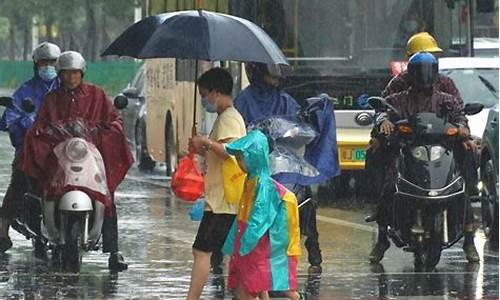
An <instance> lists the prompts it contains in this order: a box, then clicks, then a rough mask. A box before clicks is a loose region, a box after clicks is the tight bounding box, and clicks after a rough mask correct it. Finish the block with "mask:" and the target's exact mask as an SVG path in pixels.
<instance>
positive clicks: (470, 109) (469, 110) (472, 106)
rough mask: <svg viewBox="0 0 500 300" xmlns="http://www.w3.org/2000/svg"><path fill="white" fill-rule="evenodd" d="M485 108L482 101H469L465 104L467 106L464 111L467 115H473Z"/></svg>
mask: <svg viewBox="0 0 500 300" xmlns="http://www.w3.org/2000/svg"><path fill="white" fill-rule="evenodd" d="M483 108H484V105H483V104H481V103H467V104H465V107H464V113H465V114H466V115H467V116H472V115H475V114H478V113H480V112H481V111H482V110H483Z"/></svg>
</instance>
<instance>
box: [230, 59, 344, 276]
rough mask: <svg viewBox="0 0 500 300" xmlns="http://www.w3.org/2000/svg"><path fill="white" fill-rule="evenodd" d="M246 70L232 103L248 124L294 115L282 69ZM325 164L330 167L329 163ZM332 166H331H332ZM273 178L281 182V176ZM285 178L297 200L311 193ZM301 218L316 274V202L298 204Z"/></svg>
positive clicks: (250, 67)
mask: <svg viewBox="0 0 500 300" xmlns="http://www.w3.org/2000/svg"><path fill="white" fill-rule="evenodd" d="M246 71H247V76H248V78H249V81H250V85H249V86H248V87H247V88H245V89H244V90H243V91H241V93H240V94H239V95H238V96H237V97H236V99H235V101H234V106H235V107H236V109H237V110H238V111H239V112H240V114H241V115H242V117H243V119H244V120H245V123H246V125H247V126H248V125H250V124H251V123H253V122H256V121H258V120H261V119H264V118H266V117H270V116H296V115H297V113H298V111H299V110H300V106H299V105H298V104H297V102H296V101H295V99H293V97H292V96H290V95H289V94H287V93H286V92H285V91H283V90H282V89H280V87H279V84H280V80H281V78H282V72H281V69H280V68H279V66H274V65H266V64H260V63H252V64H247V65H246ZM332 114H333V110H332ZM333 128H334V127H333ZM323 141H324V139H323ZM313 143H314V142H313ZM316 145H317V144H316ZM327 147H328V148H330V147H334V146H333V145H330V146H328V145H327ZM334 148H336V147H334ZM307 155H308V153H307V150H306V154H305V157H306V158H307ZM318 157H319V156H318ZM318 157H316V158H318ZM320 161H322V162H323V163H324V160H320V159H317V160H315V162H320ZM326 165H330V166H332V164H326ZM315 166H317V165H315ZM332 169H334V168H333V167H332ZM276 179H277V180H278V181H280V180H281V179H282V178H276ZM285 181H286V180H285ZM285 181H281V182H282V183H284V184H286V185H287V186H288V187H290V188H292V191H293V192H294V193H295V194H296V195H297V199H298V201H299V203H300V202H302V201H304V200H305V199H308V198H310V197H311V196H312V193H311V189H310V188H309V187H308V186H302V185H297V184H290V182H285ZM307 184H309V183H307ZM300 220H301V231H302V233H303V234H304V235H306V237H307V238H306V241H305V246H306V249H307V252H308V261H309V264H310V267H309V273H312V274H319V273H321V271H322V269H321V263H322V256H321V250H320V246H319V242H318V237H319V235H318V230H317V226H316V205H315V204H314V203H313V202H311V201H310V202H308V203H306V204H305V205H304V206H302V207H301V209H300Z"/></svg>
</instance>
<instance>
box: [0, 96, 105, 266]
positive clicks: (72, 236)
mask: <svg viewBox="0 0 500 300" xmlns="http://www.w3.org/2000/svg"><path fill="white" fill-rule="evenodd" d="M0 105H1V106H5V107H7V108H11V109H15V110H18V111H19V112H21V113H30V112H33V111H34V106H33V103H32V102H31V103H30V100H29V99H26V100H24V101H23V105H22V108H19V107H18V106H17V105H16V104H15V102H14V100H13V99H12V98H10V97H0ZM30 107H31V109H33V110H31V111H30ZM25 109H26V110H28V111H26V110H25ZM93 130H96V129H93ZM91 134H92V130H90V129H89V128H87V126H86V125H85V123H84V122H79V121H76V122H73V123H69V124H62V125H58V126H49V128H47V130H46V132H44V133H42V135H43V136H47V137H52V138H54V137H57V140H58V141H59V143H58V144H57V145H56V147H55V148H54V150H53V154H54V155H55V157H56V158H57V162H58V164H59V168H58V169H57V172H56V173H55V174H47V175H49V176H51V177H52V178H50V179H49V181H48V182H49V183H50V185H51V187H57V188H58V190H61V191H64V192H63V193H62V194H61V195H60V196H56V197H52V196H51V197H48V196H46V193H45V191H44V192H43V196H39V195H37V194H36V193H33V192H28V193H26V194H25V197H24V201H25V202H24V203H25V209H24V211H25V213H24V215H22V216H21V217H20V218H17V219H15V220H14V222H13V224H12V227H13V228H14V229H15V230H17V231H19V232H20V233H21V234H23V235H24V236H26V238H28V239H32V240H33V241H34V244H35V245H38V246H39V247H44V246H46V247H48V248H49V249H51V250H52V258H53V260H54V261H55V262H58V263H59V264H60V266H61V267H62V270H63V271H65V272H73V273H78V272H79V271H80V267H81V264H82V256H83V253H84V252H87V251H91V250H98V248H99V247H98V242H99V239H100V236H101V229H102V224H103V220H104V211H105V207H104V205H103V204H102V203H101V202H100V201H97V200H95V199H92V195H95V193H99V194H102V195H109V190H108V187H107V183H106V172H105V168H104V162H103V159H102V156H101V154H100V153H99V151H98V150H97V148H96V147H95V146H94V145H93V144H92V143H91V142H90V140H91V139H90V138H89V137H90V136H91Z"/></svg>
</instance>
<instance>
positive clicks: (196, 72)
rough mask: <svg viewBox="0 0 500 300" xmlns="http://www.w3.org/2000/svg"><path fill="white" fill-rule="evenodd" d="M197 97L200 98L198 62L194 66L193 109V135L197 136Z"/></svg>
mask: <svg viewBox="0 0 500 300" xmlns="http://www.w3.org/2000/svg"><path fill="white" fill-rule="evenodd" d="M196 96H198V60H196V61H195V64H194V107H193V128H192V130H191V133H192V134H193V136H195V135H196Z"/></svg>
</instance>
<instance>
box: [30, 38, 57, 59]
mask: <svg viewBox="0 0 500 300" xmlns="http://www.w3.org/2000/svg"><path fill="white" fill-rule="evenodd" d="M59 55H61V49H59V47H58V46H57V45H56V44H52V43H49V42H43V43H41V44H40V45H38V46H36V48H35V49H34V50H33V61H34V62H35V63H36V62H38V61H39V60H42V59H47V60H55V59H57V58H58V57H59Z"/></svg>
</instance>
